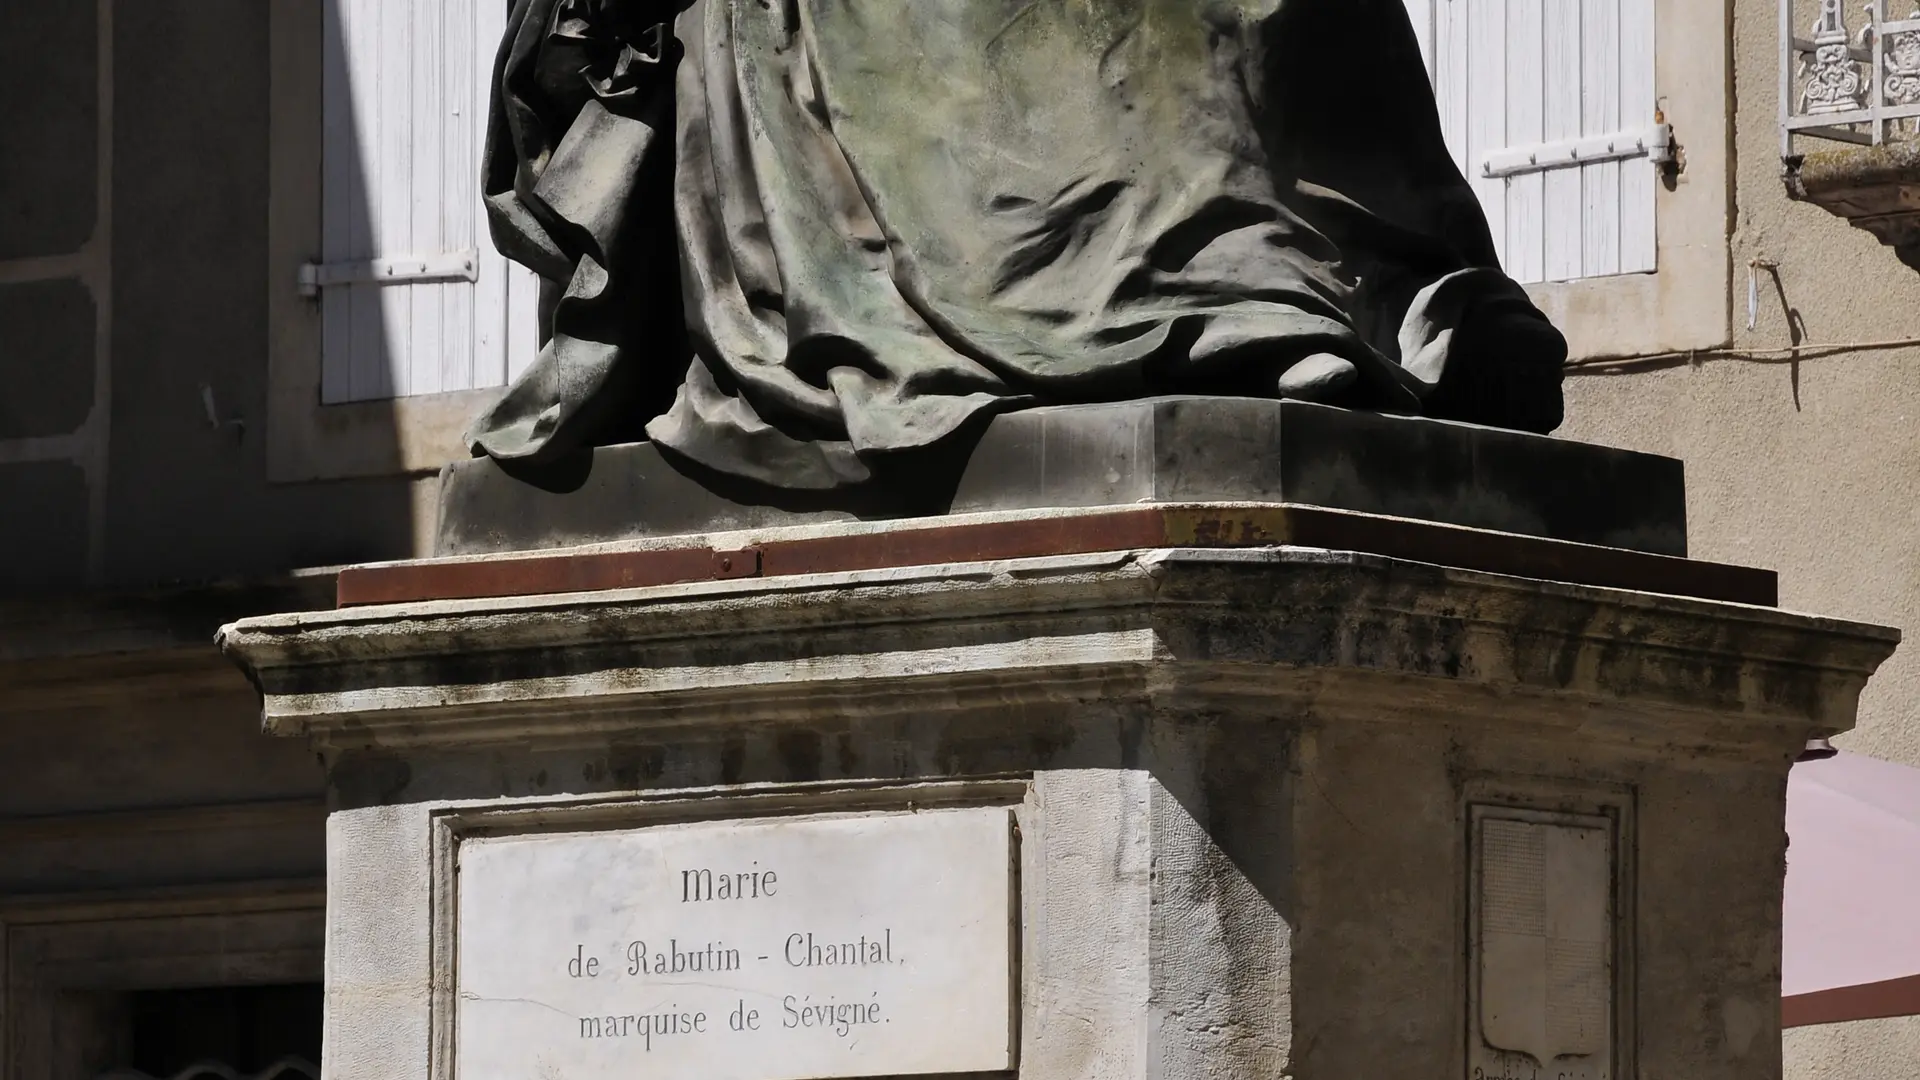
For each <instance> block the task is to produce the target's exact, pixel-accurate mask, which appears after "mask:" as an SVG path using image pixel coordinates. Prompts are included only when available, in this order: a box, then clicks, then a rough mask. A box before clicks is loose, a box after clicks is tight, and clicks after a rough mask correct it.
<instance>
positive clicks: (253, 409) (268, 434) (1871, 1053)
mask: <svg viewBox="0 0 1920 1080" xmlns="http://www.w3.org/2000/svg"><path fill="white" fill-rule="evenodd" d="M1782 4H1787V5H1788V6H1787V7H1786V8H1785V9H1784V10H1783V8H1782ZM1408 10H1409V13H1410V16H1411V17H1412V19H1413V21H1414V24H1415V27H1416V29H1417V30H1418V31H1419V32H1420V36H1421V40H1422V45H1423V50H1424V52H1425V55H1426V58H1427V61H1428V64H1429V67H1430V70H1431V71H1432V74H1433V77H1434V80H1435V86H1436V96H1437V99H1438V102H1439V105H1440V113H1441V120H1442V124H1443V126H1444V128H1445V129H1446V132H1447V135H1448V138H1449V143H1450V145H1452V146H1453V147H1454V149H1455V153H1456V159H1457V161H1458V163H1459V164H1460V166H1461V169H1462V171H1463V172H1464V173H1466V174H1467V175H1468V176H1469V178H1470V179H1472V181H1473V183H1474V185H1475V187H1476V190H1477V191H1478V192H1479V193H1480V195H1481V197H1482V201H1483V205H1484V206H1485V208H1486V210H1487V212H1488V217H1489V220H1490V223H1491V224H1492V226H1493V228H1494V231H1495V236H1496V241H1497V243H1498V244H1499V246H1500V248H1501V251H1502V256H1503V260H1504V262H1505V265H1506V266H1507V268H1508V270H1509V272H1510V273H1512V274H1513V275H1514V276H1515V277H1516V278H1518V279H1520V280H1522V281H1525V282H1527V283H1528V285H1529V288H1530V289H1531V290H1532V291H1533V292H1534V295H1535V297H1536V299H1537V300H1538V302H1539V303H1540V304H1541V306H1542V307H1543V308H1544V309H1545V310H1547V311H1548V312H1549V313H1550V314H1551V315H1552V316H1553V317H1554V319H1555V321H1556V322H1557V323H1558V324H1559V325H1560V326H1561V327H1562V328H1563V329H1564V330H1565V331H1566V332H1567V335H1568V337H1569V339H1570V341H1571V342H1572V345H1573V349H1574V357H1573V359H1572V361H1571V366H1570V369H1569V372H1568V375H1569V378H1568V382H1567V393H1568V417H1569V419H1568V423H1567V425H1566V426H1565V427H1564V428H1563V429H1562V431H1561V434H1564V435H1566V436H1569V437H1572V438H1578V439H1585V440H1591V441H1596V442H1603V443H1610V444H1614V445H1620V446H1626V447H1631V448H1634V449H1642V450H1648V451H1653V452H1657V453H1661V454H1667V455H1672V456H1675V457H1680V458H1683V459H1684V460H1685V461H1686V463H1687V468H1688V472H1689V484H1688V489H1689V493H1690V494H1689V499H1690V502H1689V506H1688V512H1689V517H1690V520H1691V544H1692V550H1691V554H1692V555H1693V556H1694V557H1695V558H1702V559H1708V560H1717V561H1724V562H1733V563H1743V564H1749V565H1757V566H1764V567H1770V568H1773V569H1777V570H1778V571H1779V572H1780V575H1781V590H1782V600H1783V604H1784V606H1787V607H1790V608H1796V609H1801V610H1812V611H1819V612H1821V613H1822V614H1829V615H1835V616H1840V617H1844V618H1850V619H1857V620H1863V621H1867V622H1876V623H1885V624H1889V625H1894V626H1900V627H1912V626H1915V625H1920V623H1917V622H1916V618H1915V615H1916V609H1917V608H1920V562H1916V559H1917V558H1920V556H1916V554H1915V550H1914V544H1913V541H1912V536H1913V534H1914V531H1915V526H1916V517H1920V503H1916V502H1915V500H1914V497H1913V495H1912V491H1913V488H1914V483H1913V482H1912V481H1911V480H1910V479H1909V477H1910V476H1912V475H1916V474H1920V436H1916V435H1915V433H1914V432H1915V424H1914V423H1913V418H1914V417H1916V415H1920V413H1917V412H1916V410H1920V304H1916V303H1915V302H1914V301H1915V299H1916V298H1917V297H1920V276H1916V275H1920V270H1917V269H1915V268H1913V267H1912V266H1910V265H1908V264H1907V262H1903V260H1902V257H1901V256H1902V248H1901V246H1900V243H1901V241H1902V238H1903V237H1904V236H1905V235H1906V234H1905V233H1904V232H1902V230H1903V229H1905V228H1906V227H1907V226H1906V225H1905V224H1904V219H1903V218H1902V216H1901V213H1900V208H1901V207H1903V206H1904V207H1906V208H1908V209H1909V210H1911V209H1913V208H1914V207H1915V206H1916V205H1920V202H1917V201H1916V200H1920V196H1916V195H1915V194H1914V192H1915V191H1916V189H1920V160H1917V159H1916V158H1915V156H1914V155H1912V154H1911V153H1909V152H1908V151H1909V150H1910V149H1911V147H1913V146H1915V145H1920V138H1917V136H1920V132H1916V130H1915V126H1916V123H1920V121H1916V120H1914V119H1912V118H1911V117H1910V116H1903V115H1895V116H1892V117H1890V118H1889V117H1887V116H1886V115H1884V114H1885V113H1887V112H1889V111H1891V112H1893V113H1899V112H1900V111H1901V108H1902V107H1903V103H1904V105H1912V104H1913V99H1912V98H1911V97H1905V96H1903V95H1909V94H1913V93H1916V92H1920V91H1915V90H1914V89H1913V88H1914V87H1920V68H1916V69H1914V70H1912V71H1909V69H1908V67H1907V66H1906V65H1907V64H1908V61H1907V60H1906V59H1903V57H1905V56H1907V55H1908V54H1907V53H1906V51H1905V48H1906V46H1905V42H1906V41H1907V40H1911V41H1912V42H1913V43H1914V44H1913V45H1912V48H1913V50H1914V51H1915V52H1916V53H1920V36H1916V37H1914V38H1912V39H1904V38H1901V37H1900V35H1901V34H1902V33H1905V32H1906V31H1902V30H1900V29H1898V27H1899V25H1900V24H1899V23H1891V25H1888V20H1892V19H1893V18H1895V17H1896V16H1897V15H1901V14H1904V13H1901V12H1896V11H1893V10H1889V11H1882V12H1863V11H1861V10H1860V9H1859V8H1858V7H1854V8H1847V7H1845V6H1843V5H1839V4H1838V3H1837V2H1834V0H1723V2H1721V3H1703V2H1699V0H1408ZM505 23H506V11H505V9H504V3H501V4H492V3H483V2H481V0H268V2H265V3H262V2H259V0H191V2H188V0H138V2H133V0H71V2H65V0H63V2H59V3H40V4H27V3H21V4H10V5H6V6H5V7H4V8H0V89H4V91H5V96H6V99H7V100H9V101H11V102H14V103H15V104H14V105H13V106H12V107H11V108H9V110H8V111H7V112H6V115H5V117H4V118H0V386H5V387H7V391H6V394H5V397H4V398H0V506H4V507H7V508H8V509H10V510H11V511H12V515H11V516H10V518H9V522H10V525H11V527H9V528H6V529H4V530H0V552H3V553H4V555H5V556H6V557H5V558H4V559H0V589H4V591H5V599H4V600H3V601H0V762H4V763H5V764H6V771H7V781H6V783H5V784H3V785H0V927H3V928H4V934H5V936H4V939H0V963H4V967H5V975H4V979H3V980H0V988H3V989H4V993H5V995H6V996H5V1001H4V1007H3V1008H0V1017H3V1018H4V1026H0V1047H3V1048H4V1057H0V1060H4V1062H5V1069H6V1075H7V1076H8V1077H9V1078H14V1077H18V1078H22V1080H24V1078H28V1077H33V1078H39V1077H42V1076H55V1075H58V1076H61V1077H69V1076H70V1077H73V1078H75V1080H90V1078H92V1077H97V1076H101V1075H103V1074H105V1073H109V1072H114V1071H116V1070H133V1071H136V1072H142V1073H146V1074H148V1075H152V1076H161V1075H168V1076H171V1075H175V1074H178V1073H181V1072H182V1071H186V1070H191V1069H192V1068H194V1067H196V1066H199V1065H202V1064H203V1063H207V1062H212V1063H217V1064H218V1066H219V1067H220V1068H225V1069H230V1070H232V1071H234V1072H236V1073H239V1074H245V1075H250V1076H252V1075H259V1076H265V1075H267V1074H272V1073H277V1072H280V1071H285V1070H287V1069H293V1070H295V1071H311V1069H312V1063H313V1062H315V1061H317V1056H316V1055H317V1052H318V1046H317V1039H318V1016H317V1012H318V1008H319V1006H318V996H317V992H316V990H315V987H316V986H317V984H318V983H319V982H320V981H321V979H322V978H323V972H322V970H321V963H320V957H321V937H322V925H323V923H322V919H321V911H322V907H323V905H324V900H325V892H324V888H325V883H324V872H325V865H324V863H325V859H324V852H323V846H322V839H321V821H322V819H323V816H324V813H325V806H324V802H323V798H322V778H321V773H320V770H319V767H318V765H317V764H316V763H315V762H314V760H313V758H312V757H311V755H309V754H308V753H307V751H306V750H305V748H303V747H301V746H299V745H298V744H296V743H293V742H286V741H279V740H270V739H266V738H264V737H263V736H260V735H259V734H258V732H257V704H256V700H255V697H254V694H253V691H252V689H251V688H250V687H248V686H247V685H246V684H245V682H244V680H243V679H242V678H241V677H240V676H239V674H238V673H237V672H235V671H233V670H232V669H231V668H230V667H229V666H227V665H226V664H225V663H224V661H222V660H221V659H220V658H219V657H218V656H217V655H216V654H215V653H214V652H213V649H212V646H211V636H212V633H213V630H214V628H215V627H217V626H218V625H220V624H221V623H223V622H226V621H229V620H232V619H234V618H238V617H240V616H243V615H248V614H260V613H266V612H272V611H287V610H301V609H306V608H312V607H325V606H329V605H330V603H331V580H332V579H331V576H330V574H329V573H328V571H327V570H326V569H325V568H326V567H330V566H338V565H342V564H347V563H354V562H363V561H370V560H381V559H396V558H407V557H411V556H416V555H424V554H428V553H429V550H430V546H431V537H432V534H433V531H434V525H435V520H434V518H435V509H434V500H435V492H436V487H437V485H436V481H435V479H434V471H435V469H436V468H437V467H438V465H439V464H440V463H442V462H444V461H446V460H449V459H451V458H454V457H457V456H461V455H462V454H463V453H464V451H463V449H462V448H461V446H460V445H459V438H458V434H459V431H460V429H461V427H462V426H463V424H464V423H465V421H466V420H467V419H468V418H469V417H470V416H472V415H473V414H474V412H476V411H477V409H478V408H479V406H480V404H481V403H483V402H484V401H486V400H487V399H488V397H489V395H491V394H494V393H497V390H498V387H499V386H501V385H502V384H504V383H505V382H506V381H507V380H508V379H509V378H511V377H512V375H513V374H515V373H516V372H517V371H518V370H519V369H520V367H521V366H523V365H524V364H525V363H526V362H527V359H528V357H529V356H530V355H531V350H532V349H533V347H534V343H535V342H534V332H533V329H532V312H533V304H534V300H533V290H532V287H531V283H530V280H529V279H528V278H527V277H526V276H525V275H524V273H521V272H519V271H516V270H513V269H512V268H510V267H509V266H508V265H507V264H505V263H504V262H503V261H501V260H500V259H499V257H498V256H497V255H495V254H493V253H492V251H491V248H490V246H489V244H488V242H487V240H486V236H485V230H484V225H483V222H482V217H481V214H480V209H479V199H478V182H477V173H476V168H475V163H476V162H477V159H478V155H479V151H480V146H481V141H482V139H483V138H484V128H485V109H486V105H485V101H486V94H485V85H486V81H485V72H486V71H487V69H488V66H489V64H490V63H491V56H492V52H493V49H494V44H495V42H496V40H497V38H498V36H499V33H500V29H501V27H503V26H504V25H505ZM1875 27H1878V28H1879V33H1878V34H1877V35H1875V34H1874V33H1873V30H1874V28H1875ZM1796 39H1797V40H1798V42H1799V45H1796V44H1795V42H1796ZM1328 44H1329V47H1336V48H1347V49H1353V50H1355V51H1356V53H1357V55H1360V56H1364V53H1365V43H1364V42H1330V43H1328ZM1907 80H1916V81H1907ZM1876 105H1877V106H1878V112H1879V114H1880V115H1874V114H1875V108H1874V106H1876ZM1337 106H1338V93H1337V88H1330V92H1329V107H1335V108H1337ZM1862 112H1865V113H1866V114H1868V118H1867V119H1866V120H1864V121H1863V120H1861V119H1859V116H1860V115H1861V114H1862ZM1790 127H1791V128H1792V131H1791V132H1789V131H1788V130H1787V129H1788V128H1790ZM1876 128H1877V129H1878V137H1877V138H1876V136H1875V133H1874V129H1876ZM1862 140H1864V141H1865V143H1866V145H1859V144H1860V143H1861V141H1862ZM1876 143H1880V144H1884V145H1875V144H1876ZM1906 250H1907V252H1908V253H1909V255H1910V253H1911V249H1910V248H1909V249H1906ZM1917 694H1920V659H1917V658H1915V657H1913V656H1910V655H1907V654H1906V653H1900V654H1896V655H1895V657H1894V659H1893V660H1892V661H1890V662H1889V663H1888V664H1887V665H1886V666H1885V667H1884V668H1883V669H1882V670H1881V672H1880V674H1879V677H1878V678H1877V679H1875V680H1874V681H1873V683H1872V684H1871V686H1870V688H1869V690H1868V696H1867V698H1866V700H1865V701H1864V702H1863V710H1862V722H1861V724H1860V727H1859V728H1858V730H1857V731H1855V732H1854V733H1852V734H1851V735H1849V736H1847V737H1846V739H1845V741H1844V745H1846V746H1848V747H1849V748H1851V749H1855V750H1859V751H1862V752H1865V753H1869V754H1874V755H1877V756H1880V757H1884V758H1888V759H1891V760H1895V761H1902V762H1905V763H1908V764H1914V765H1920V708H1916V706H1915V701H1916V700H1917V698H1916V695H1917ZM1777 824H1778V823H1774V822H1756V823H1754V827H1755V828H1774V827H1777ZM1786 1055H1787V1075H1788V1076H1790V1077H1805V1078H1812V1077H1827V1076H1834V1077H1838V1076H1854V1075H1872V1076H1898V1075H1906V1074H1908V1073H1910V1072H1913V1071H1916V1070H1920V1064H1916V1063H1920V1020H1885V1021H1871V1022H1866V1023H1860V1024H1851V1025H1838V1026H1832V1027H1821V1028H1810V1029H1798V1030H1794V1031H1790V1032H1789V1033H1788V1034H1787V1037H1786ZM209 1068H211V1066H209ZM213 1071H215V1072H216V1073H218V1069H214V1070H213Z"/></svg>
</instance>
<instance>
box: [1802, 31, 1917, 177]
mask: <svg viewBox="0 0 1920 1080" xmlns="http://www.w3.org/2000/svg"><path fill="white" fill-rule="evenodd" d="M1896 2H1898V0H1896ZM1880 8H1881V0H1867V2H1866V3H1865V4H1863V5H1862V11H1861V19H1860V22H1859V24H1858V26H1859V29H1858V30H1857V31H1854V30H1850V29H1849V28H1848V26H1847V11H1846V8H1845V6H1844V4H1843V2H1842V0H1812V2H1808V0H1799V2H1798V3H1796V0H1780V154H1781V156H1782V157H1789V158H1790V157H1794V156H1796V154H1797V153H1798V152H1799V151H1800V149H1801V148H1800V147H1799V146H1798V144H1797V141H1796V140H1797V139H1800V138H1817V139H1828V140H1832V141H1836V142H1844V143H1855V144H1858V145H1862V146H1880V145H1882V144H1884V143H1888V142H1892V141H1895V140H1898V139H1909V138H1915V137H1920V7H1916V8H1915V9H1914V11H1913V13H1912V14H1911V15H1910V16H1908V17H1907V18H1904V19H1898V20H1894V19H1887V18H1885V17H1884V16H1883V13H1882V11H1881V10H1880ZM1809 9H1817V10H1816V11H1814V14H1815V18H1814V20H1813V22H1812V23H1811V30H1810V33H1811V36H1810V37H1801V36H1799V33H1798V32H1797V28H1798V27H1800V26H1802V25H1807V24H1803V23H1800V22H1799V21H1798V20H1797V19H1796V18H1795V15H1796V12H1797V10H1798V11H1799V12H1801V13H1804V12H1805V11H1807V10H1809Z"/></svg>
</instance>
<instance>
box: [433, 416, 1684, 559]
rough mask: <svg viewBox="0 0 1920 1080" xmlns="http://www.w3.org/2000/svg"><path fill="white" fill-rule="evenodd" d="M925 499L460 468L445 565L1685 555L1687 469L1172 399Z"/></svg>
mask: <svg viewBox="0 0 1920 1080" xmlns="http://www.w3.org/2000/svg"><path fill="white" fill-rule="evenodd" d="M949 456H952V455H949ZM915 481H916V482H915V484H914V485H912V488H913V490H912V494H913V495H914V500H913V502H912V503H911V504H910V505H909V504H906V503H900V504H892V503H888V502H886V501H883V500H882V501H876V500H874V499H873V498H872V497H871V496H863V495H860V494H858V493H854V494H848V495H844V496H831V495H828V494H823V493H814V494H809V493H804V492H773V491H766V490H760V491H752V490H748V489H746V488H745V487H743V486H742V485H738V484H729V483H727V482H726V481H725V480H724V478H721V477H717V476H713V475H709V474H705V473H701V472H700V471H699V470H697V469H695V468H694V467H693V466H690V465H688V464H686V463H685V462H682V461H678V460H677V459H674V458H673V457H672V456H671V455H668V454H664V453H662V452H661V451H660V450H659V449H658V448H657V447H655V446H653V445H651V444H647V443H638V444H632V445H627V446H609V447H602V448H600V449H598V450H595V451H594V452H593V453H592V454H591V455H585V454H583V455H580V456H579V457H578V458H576V459H573V460H571V461H568V462H563V463H560V464H558V465H553V466H548V467H545V468H543V469H538V470H531V471H529V470H524V469H514V470H513V471H509V470H508V469H505V468H503V467H502V466H501V465H499V464H498V463H496V462H493V461H491V460H486V459H478V460H473V461H463V462H457V463H455V464H453V465H449V466H448V467H447V469H446V471H445V472H444V473H443V474H442V478H441V496H440V522H439V533H438V537H439V538H438V546H437V552H438V554H440V555H442V556H457V555H478V554H486V553H495V552H505V551H522V550H536V549H546V548H555V547H572V546H579V545H585V544H599V543H607V542H613V541H621V540H631V539H637V538H644V537H661V536H672V535H680V534H689V533H703V532H725V531H734V530H741V529H762V528H777V527H787V526H796V525H808V524H819V523H824V522H832V521H851V520H855V519H861V518H866V519H888V518H900V517H910V516H926V515H929V514H974V513H998V512H1007V511H1029V510H1037V509H1055V508H1079V507H1094V506H1126V505H1140V504H1151V503H1194V502H1280V503H1297V504H1307V505H1313V506H1321V507H1327V508H1330V509H1336V510H1347V511H1355V512H1359V513H1365V514H1375V515H1384V516H1391V517H1403V518H1409V519H1412V520H1417V521H1427V522H1435V523H1440V524H1447V525H1458V526H1465V527H1468V528H1476V529H1487V530H1493V531H1498V532H1508V533H1516V534H1520V535H1525V536H1533V537H1541V538H1545V539H1551V540H1562V541H1568V542H1572V543H1580V544H1590V545H1596V546H1603V547H1615V548H1623V549H1627V550H1632V551H1641V552H1648V553H1652V554H1657V555H1668V556H1679V557H1683V556H1685V555H1686V553H1687V529H1686V492H1685V486H1684V478H1683V470H1682V468H1681V463H1680V462H1679V461H1677V460H1674V459H1672V458H1663V457H1657V456H1654V455H1651V454H1640V453H1634V452H1632V451H1627V450H1616V449H1613V448H1611V447H1605V446H1595V445H1592V444H1589V443H1578V442H1572V441H1569V440H1566V439H1554V438H1549V437H1546V436H1541V435H1529V434H1526V433H1524V432H1517V431H1501V430H1497V429H1494V428H1484V427H1476V426H1474V425H1471V424H1457V423H1450V422H1447V421H1441V420H1428V419H1424V418H1420V417H1407V416H1385V415H1381V414H1378V413H1368V412H1352V411H1349V410H1346V409H1335V408H1330V407H1328V406H1324V405H1312V404H1308V403H1306V402H1300V401H1269V400H1262V399H1255V398H1220V397H1168V398H1154V399H1148V400H1144V401H1128V402H1117V403H1114V404H1108V405H1073V406H1060V407H1053V408H1041V409H1029V410H1026V411H1023V412H1016V413H1010V414H1007V415H1005V416H1000V417H997V418H995V419H994V420H993V421H992V422H991V423H990V424H989V425H988V426H987V428H986V432H985V434H984V435H983V436H981V437H980V439H979V442H978V443H977V444H976V445H974V446H973V447H972V448H971V449H970V450H969V451H966V452H964V453H960V454H959V455H958V456H957V457H956V458H955V459H954V460H951V461H943V460H942V459H940V458H939V456H938V455H935V456H933V457H929V458H928V459H927V462H926V469H925V476H924V478H921V477H916V478H915ZM843 503H844V504H845V505H842V504H843Z"/></svg>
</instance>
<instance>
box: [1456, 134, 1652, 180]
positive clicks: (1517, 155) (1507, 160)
mask: <svg viewBox="0 0 1920 1080" xmlns="http://www.w3.org/2000/svg"><path fill="white" fill-rule="evenodd" d="M1641 157H1644V158H1652V159H1653V163H1654V164H1655V165H1665V164H1668V163H1670V162H1671V161H1673V125H1671V124H1654V125H1653V126H1651V127H1645V128H1640V129H1639V130H1637V131H1616V132H1614V133H1613V134H1611V135H1595V136H1592V137H1590V138H1585V139H1566V140H1563V141H1560V142H1550V143H1535V144H1533V145H1530V146H1510V147H1507V148H1506V149H1504V150H1498V151H1495V152H1494V153H1491V154H1488V155H1487V158H1486V160H1485V161H1483V162H1481V163H1480V175H1481V176H1484V177H1487V178H1489V179H1497V178H1500V177H1504V176H1525V175H1527V174H1528V173H1537V172H1546V171H1547V170H1549V169H1571V168H1574V167H1576V166H1580V165H1592V164H1594V163H1596V162H1601V161H1624V160H1626V159H1628V158H1641Z"/></svg>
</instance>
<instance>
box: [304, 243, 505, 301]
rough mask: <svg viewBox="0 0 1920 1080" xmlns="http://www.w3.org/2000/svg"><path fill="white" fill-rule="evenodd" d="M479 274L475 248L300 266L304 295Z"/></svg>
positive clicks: (472, 277)
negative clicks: (328, 289) (342, 288)
mask: <svg viewBox="0 0 1920 1080" xmlns="http://www.w3.org/2000/svg"><path fill="white" fill-rule="evenodd" d="M479 278H480V255H479V252H477V251H475V250H473V249H472V248H468V249H467V250H465V251H449V252H447V253H445V254H441V255H403V256H401V257H399V258H396V259H361V260H358V261H355V262H336V263H304V264H302V265H301V267H300V295H301V296H318V295H320V290H321V289H325V288H330V287H332V286H336V285H416V284H419V283H421V282H427V281H477V280H479Z"/></svg>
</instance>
